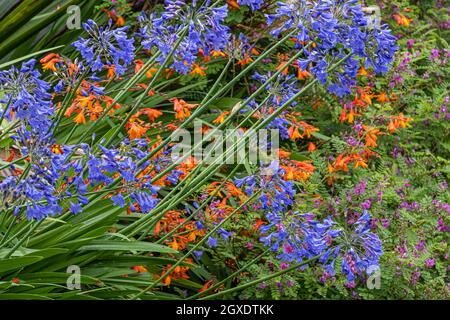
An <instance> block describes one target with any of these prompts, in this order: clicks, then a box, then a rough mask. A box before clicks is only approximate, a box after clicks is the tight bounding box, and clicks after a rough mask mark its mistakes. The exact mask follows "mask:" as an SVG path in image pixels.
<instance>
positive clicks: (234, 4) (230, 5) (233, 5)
mask: <svg viewBox="0 0 450 320" xmlns="http://www.w3.org/2000/svg"><path fill="white" fill-rule="evenodd" d="M227 4H228V8H230V9H236V10H238V9H239V8H240V6H239V4H238V3H237V1H236V0H227Z"/></svg>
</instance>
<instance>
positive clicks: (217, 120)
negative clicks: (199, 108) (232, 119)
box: [212, 111, 230, 124]
mask: <svg viewBox="0 0 450 320" xmlns="http://www.w3.org/2000/svg"><path fill="white" fill-rule="evenodd" d="M229 114H230V112H229V111H224V112H222V113H221V114H220V116H218V117H217V118H216V119H215V120H213V122H212V123H215V124H221V123H223V122H224V121H225V116H227V115H229Z"/></svg>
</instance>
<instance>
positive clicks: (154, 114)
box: [139, 108, 163, 121]
mask: <svg viewBox="0 0 450 320" xmlns="http://www.w3.org/2000/svg"><path fill="white" fill-rule="evenodd" d="M139 113H141V114H145V115H147V117H148V121H155V120H156V119H157V118H159V117H160V116H162V114H163V113H162V112H161V111H159V110H157V109H152V108H143V109H141V110H140V111H139Z"/></svg>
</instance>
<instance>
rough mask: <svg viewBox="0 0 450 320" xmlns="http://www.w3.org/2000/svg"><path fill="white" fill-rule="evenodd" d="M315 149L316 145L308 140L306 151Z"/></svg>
mask: <svg viewBox="0 0 450 320" xmlns="http://www.w3.org/2000/svg"><path fill="white" fill-rule="evenodd" d="M313 151H317V147H316V145H315V144H314V143H312V142H310V143H309V145H308V152H313Z"/></svg>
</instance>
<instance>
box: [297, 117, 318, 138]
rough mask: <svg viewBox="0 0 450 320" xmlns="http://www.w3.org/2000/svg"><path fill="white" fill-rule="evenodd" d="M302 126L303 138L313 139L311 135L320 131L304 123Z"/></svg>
mask: <svg viewBox="0 0 450 320" xmlns="http://www.w3.org/2000/svg"><path fill="white" fill-rule="evenodd" d="M300 125H301V126H302V127H303V136H305V135H306V137H307V138H311V133H313V132H317V131H319V128H316V127H314V126H312V125H310V124H307V123H306V122H303V121H300Z"/></svg>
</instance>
